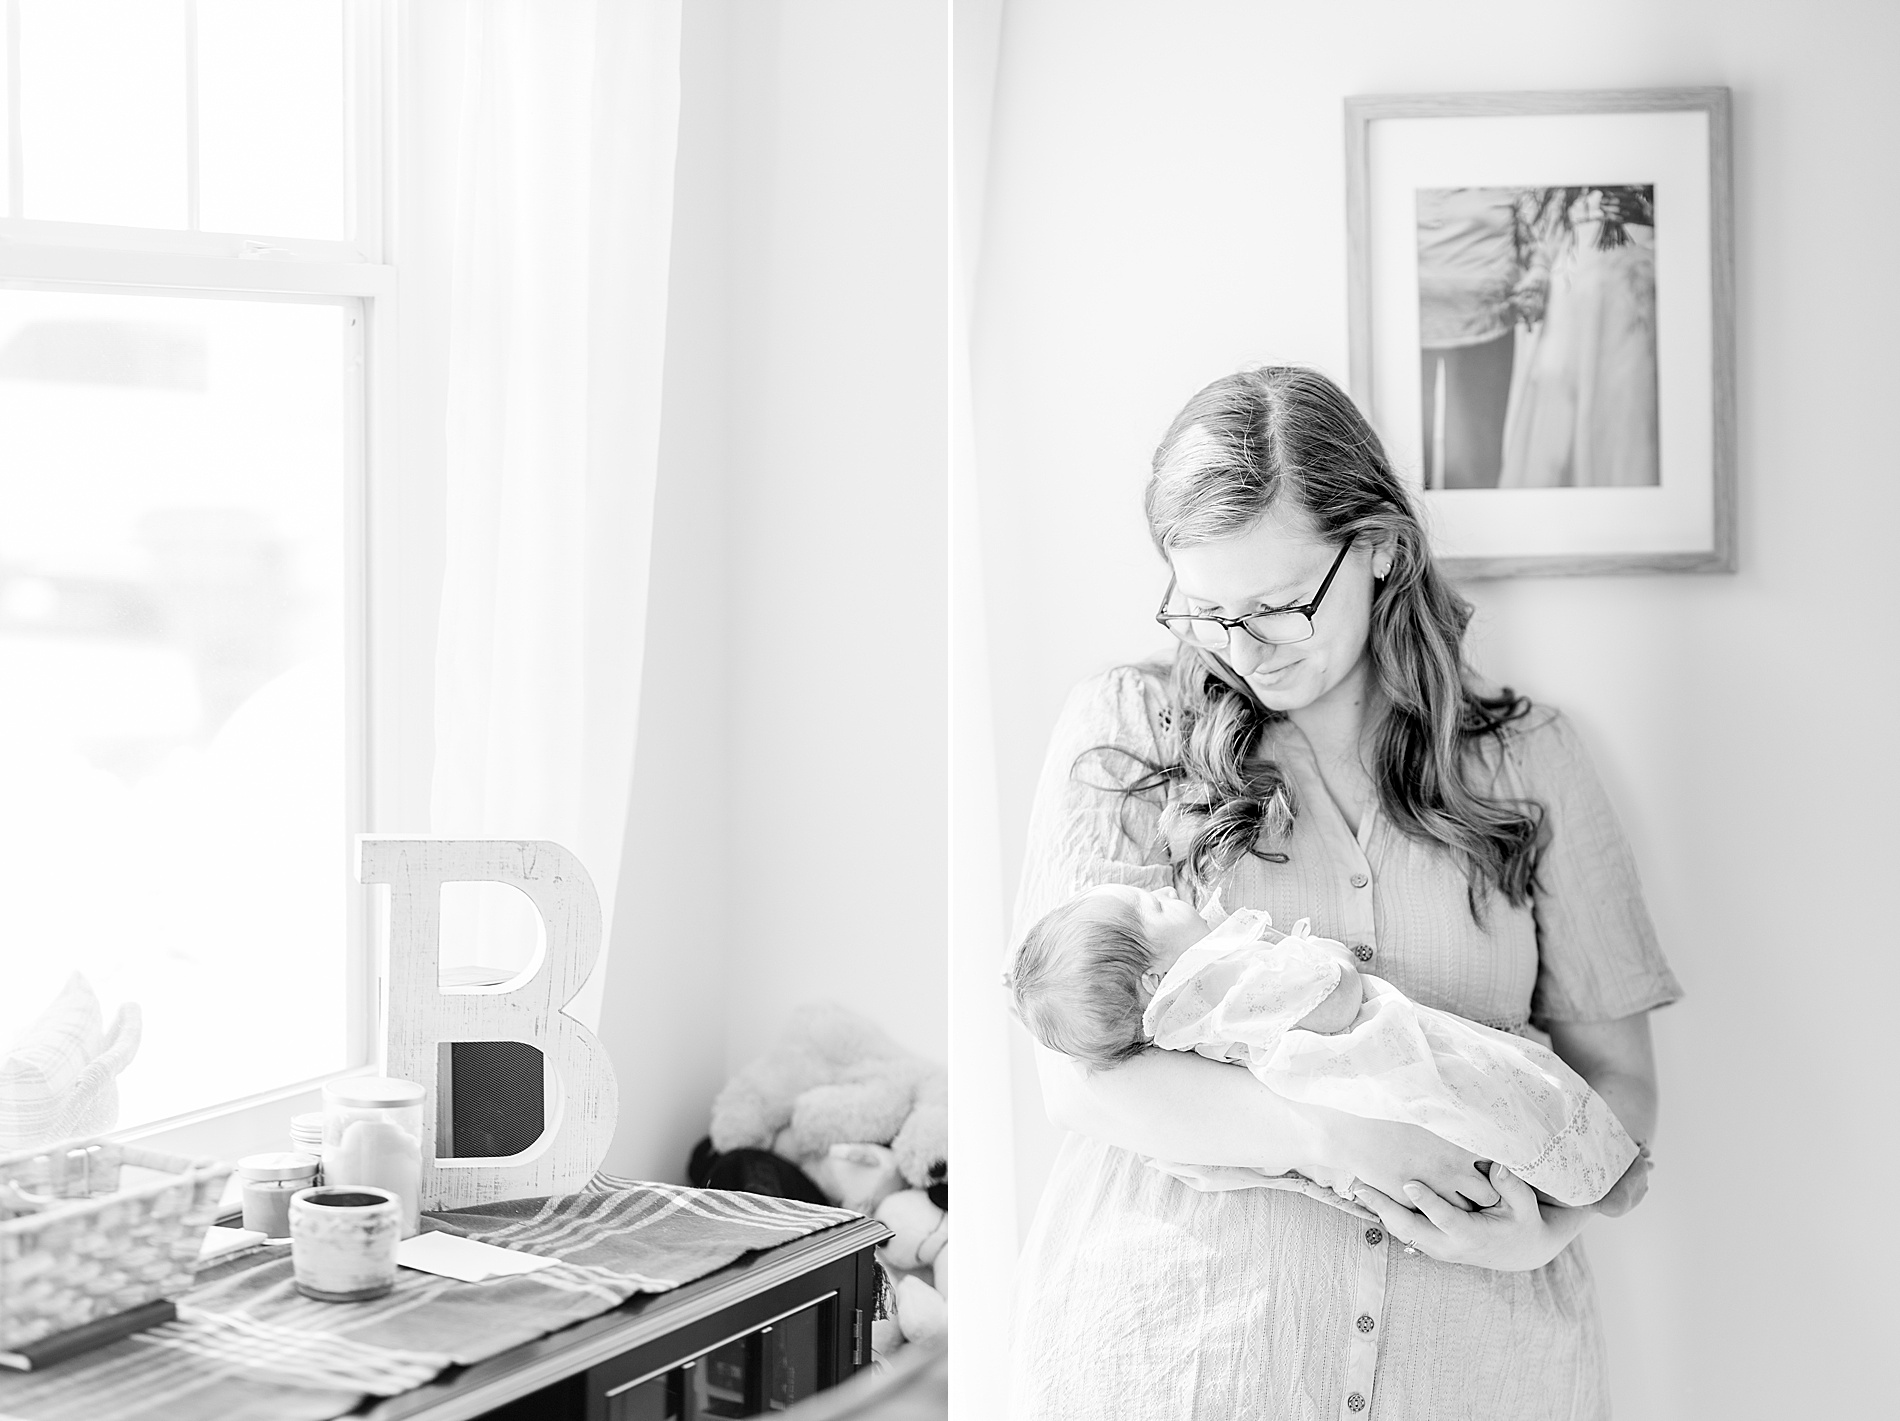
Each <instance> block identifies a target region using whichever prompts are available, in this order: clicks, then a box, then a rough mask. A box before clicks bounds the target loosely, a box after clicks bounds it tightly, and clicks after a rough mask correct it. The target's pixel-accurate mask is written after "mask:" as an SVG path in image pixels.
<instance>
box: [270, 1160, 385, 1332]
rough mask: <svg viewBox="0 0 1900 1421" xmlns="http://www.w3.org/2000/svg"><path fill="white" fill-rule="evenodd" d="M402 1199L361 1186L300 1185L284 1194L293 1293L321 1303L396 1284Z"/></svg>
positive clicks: (355, 1298)
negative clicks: (287, 1207) (287, 1198)
mask: <svg viewBox="0 0 1900 1421" xmlns="http://www.w3.org/2000/svg"><path fill="white" fill-rule="evenodd" d="M401 1241H402V1200H401V1199H400V1198H399V1197H398V1196H397V1195H396V1194H395V1193H394V1191H392V1190H388V1189H377V1188H373V1187H372V1186H370V1185H367V1184H351V1185H324V1186H323V1187H322V1188H319V1189H300V1190H298V1191H297V1192H296V1193H295V1194H293V1195H292V1196H291V1198H290V1260H291V1267H292V1269H293V1270H294V1271H295V1273H296V1276H297V1291H298V1292H300V1293H302V1294H303V1295H304V1296H305V1297H306V1298H315V1299H317V1300H318V1301H319V1302H326V1303H354V1302H361V1301H363V1300H364V1299H366V1298H380V1297H381V1296H382V1295H383V1294H384V1293H387V1292H388V1291H389V1290H390V1289H391V1288H393V1287H395V1286H396V1245H397V1244H398V1243H399V1242H401Z"/></svg>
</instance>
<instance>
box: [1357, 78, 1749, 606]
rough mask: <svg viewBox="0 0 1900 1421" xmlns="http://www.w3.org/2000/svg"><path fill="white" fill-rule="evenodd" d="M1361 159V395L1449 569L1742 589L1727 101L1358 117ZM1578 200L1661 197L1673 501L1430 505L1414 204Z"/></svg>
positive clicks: (1619, 495) (1443, 498)
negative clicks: (1474, 195) (1619, 193)
mask: <svg viewBox="0 0 1900 1421" xmlns="http://www.w3.org/2000/svg"><path fill="white" fill-rule="evenodd" d="M1525 109H1536V110H1539V111H1530V112H1527V111H1524V110H1525ZM1347 147H1348V187H1349V193H1348V212H1349V227H1350V235H1351V239H1352V250H1351V287H1352V292H1351V294H1352V298H1353V302H1352V304H1353V313H1352V314H1353V330H1352V384H1353V395H1354V397H1355V398H1356V399H1358V401H1359V402H1360V406H1361V408H1363V409H1364V410H1365V411H1366V413H1367V414H1368V416H1369V417H1370V418H1371V420H1372V422H1373V425H1374V427H1375V428H1376V429H1377V430H1378V432H1379V435H1380V438H1381V439H1382V440H1383V441H1384V442H1385V446H1386V449H1387V452H1388V453H1389V454H1390V456H1391V458H1392V460H1393V462H1394V464H1395V465H1396V467H1397V468H1398V470H1399V472H1400V473H1401V475H1402V476H1404V477H1406V478H1408V479H1409V480H1410V481H1411V482H1412V483H1413V484H1414V486H1415V487H1417V488H1418V489H1419V496H1420V499H1421V502H1422V504H1423V506H1424V508H1425V512H1426V517H1427V523H1428V526H1429V528H1430V530H1431V534H1432V539H1433V545H1434V549H1435V551H1436V552H1437V553H1438V555H1439V556H1440V557H1441V559H1443V560H1445V561H1446V563H1447V565H1448V566H1449V567H1450V569H1451V570H1452V571H1453V572H1454V573H1456V574H1458V575H1462V576H1480V577H1482V576H1504V575H1512V574H1520V573H1545V572H1556V573H1577V572H1615V571H1654V570H1681V571H1732V570H1733V568H1734V560H1733V547H1734V540H1733V536H1732V521H1733V479H1734V468H1733V457H1734V456H1733V402H1732V395H1731V393H1730V386H1731V384H1732V378H1733V375H1732V370H1733V363H1732V335H1731V323H1732V311H1731V309H1730V303H1729V299H1728V293H1729V290H1730V289H1731V286H1732V272H1731V263H1730V247H1729V234H1728V216H1729V204H1728V180H1727V179H1728V166H1727V93H1726V91H1725V90H1706V89H1705V90H1661V91H1618V92H1614V93H1597V94H1590V93H1585V94H1527V95H1505V94H1500V95H1414V96H1392V97H1363V98H1354V99H1348V100H1347ZM1579 184H1584V185H1588V184H1617V185H1628V186H1639V185H1653V186H1654V189H1655V208H1656V225H1655V243H1656V247H1655V263H1656V340H1657V385H1658V390H1657V397H1658V411H1657V414H1658V423H1659V443H1660V449H1659V453H1660V464H1661V482H1660V484H1659V485H1658V486H1656V487H1649V488H1555V489H1528V488H1517V489H1492V488H1487V489H1429V490H1428V489H1426V488H1424V487H1423V481H1422V473H1421V470H1422V467H1423V451H1422V450H1421V449H1420V428H1421V408H1420V401H1421V391H1420V388H1419V297H1418V228H1417V208H1416V201H1417V193H1418V191H1419V190H1420V189H1426V188H1450V187H1563V186H1573V185H1579Z"/></svg>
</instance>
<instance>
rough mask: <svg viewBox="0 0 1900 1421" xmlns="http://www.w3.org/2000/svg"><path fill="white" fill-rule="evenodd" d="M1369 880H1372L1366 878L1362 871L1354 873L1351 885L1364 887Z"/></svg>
mask: <svg viewBox="0 0 1900 1421" xmlns="http://www.w3.org/2000/svg"><path fill="white" fill-rule="evenodd" d="M1370 882H1372V880H1371V879H1370V878H1367V877H1366V876H1365V875H1364V874H1363V873H1355V874H1354V875H1353V876H1352V886H1353V887H1354V888H1364V887H1365V886H1366V885H1367V884H1368V883H1370Z"/></svg>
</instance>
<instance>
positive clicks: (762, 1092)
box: [712, 1002, 949, 1186]
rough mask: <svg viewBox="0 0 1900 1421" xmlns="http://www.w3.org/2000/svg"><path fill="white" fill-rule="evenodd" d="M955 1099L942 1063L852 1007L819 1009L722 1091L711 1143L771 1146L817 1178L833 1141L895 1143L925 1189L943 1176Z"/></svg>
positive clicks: (800, 1014) (809, 1009) (725, 1147)
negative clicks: (901, 1043)
mask: <svg viewBox="0 0 1900 1421" xmlns="http://www.w3.org/2000/svg"><path fill="white" fill-rule="evenodd" d="M947 1099H948V1094H947V1084H946V1080H945V1076H944V1072H943V1069H942V1067H940V1066H936V1065H934V1064H932V1063H931V1062H929V1061H926V1060H924V1059H923V1058H922V1057H920V1056H916V1055H913V1054H912V1053H911V1052H909V1051H906V1050H904V1048H903V1047H901V1046H899V1045H898V1044H897V1043H896V1042H894V1041H892V1040H891V1039H890V1037H888V1036H886V1035H885V1034H884V1033H883V1032H882V1031H880V1030H879V1029H878V1028H877V1027H876V1026H874V1025H872V1024H871V1023H870V1022H868V1021H866V1020H865V1019H864V1018H863V1017H860V1016H858V1015H856V1014H855V1013H853V1012H851V1011H848V1010H847V1009H845V1008H844V1007H841V1006H838V1005H836V1004H835V1003H830V1002H819V1003H813V1004H810V1005H807V1006H803V1007H800V1008H799V1009H798V1010H797V1011H795V1012H794V1013H793V1014H792V1019H791V1022H790V1023H789V1025H787V1027H786V1029H785V1033H784V1035H783V1036H782V1037H781V1038H780V1040H779V1042H778V1044H777V1045H776V1046H775V1047H774V1048H773V1049H772V1050H771V1051H769V1052H767V1053H766V1054H765V1055H763V1056H761V1057H759V1059H757V1060H756V1061H753V1062H752V1063H751V1064H750V1065H748V1066H746V1067H744V1068H743V1069H742V1070H740V1071H739V1072H738V1073H737V1074H736V1075H734V1076H733V1078H732V1079H731V1080H730V1081H728V1082H727V1083H726V1088H725V1089H724V1090H722V1091H720V1092H719V1096H718V1098H717V1099H716V1100H714V1101H713V1111H712V1142H713V1146H714V1148H715V1149H717V1150H720V1151H722V1152H724V1151H729V1150H736V1149H742V1148H747V1147H750V1148H754V1149H769V1150H772V1151H774V1152H776V1153H778V1154H780V1155H783V1156H784V1157H786V1158H787V1159H791V1160H795V1161H797V1162H798V1163H799V1164H800V1165H801V1166H802V1167H804V1168H806V1169H807V1171H808V1172H809V1171H810V1169H811V1167H812V1165H813V1164H815V1163H816V1162H817V1161H818V1160H820V1159H821V1158H823V1157H824V1156H826V1155H828V1154H829V1152H830V1150H831V1147H832V1146H833V1145H866V1144H871V1145H890V1146H891V1149H892V1154H893V1155H894V1156H895V1158H896V1162H897V1166H898V1168H899V1169H900V1170H901V1171H902V1172H903V1175H904V1178H905V1179H906V1180H908V1181H909V1182H910V1183H912V1184H914V1185H918V1186H923V1185H927V1184H929V1183H931V1182H933V1180H934V1179H937V1178H941V1177H942V1176H943V1174H944V1169H945V1161H946V1160H947V1158H948V1155H949V1112H948V1110H947V1108H946V1103H947Z"/></svg>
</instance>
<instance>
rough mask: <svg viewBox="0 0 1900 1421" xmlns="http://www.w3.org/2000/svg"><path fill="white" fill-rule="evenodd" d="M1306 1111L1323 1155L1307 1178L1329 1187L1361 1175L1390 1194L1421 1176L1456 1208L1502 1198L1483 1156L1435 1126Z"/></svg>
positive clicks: (1307, 1167)
mask: <svg viewBox="0 0 1900 1421" xmlns="http://www.w3.org/2000/svg"><path fill="white" fill-rule="evenodd" d="M1301 1109H1302V1111H1303V1113H1304V1114H1305V1116H1306V1118H1307V1120H1308V1121H1309V1122H1310V1123H1311V1125H1312V1127H1313V1128H1314V1130H1315V1132H1316V1134H1317V1137H1318V1140H1317V1143H1316V1144H1315V1145H1314V1146H1313V1149H1314V1152H1315V1153H1317V1154H1318V1155H1319V1158H1318V1159H1317V1160H1313V1161H1309V1162H1308V1163H1307V1164H1306V1165H1305V1166H1303V1167H1301V1169H1300V1173H1302V1174H1304V1175H1306V1176H1307V1177H1308V1178H1311V1179H1317V1180H1319V1182H1320V1183H1322V1184H1327V1185H1332V1184H1334V1183H1335V1181H1337V1183H1338V1184H1342V1185H1343V1184H1344V1183H1345V1182H1346V1180H1347V1179H1348V1178H1351V1179H1357V1180H1359V1181H1360V1182H1361V1183H1363V1184H1369V1185H1371V1186H1372V1187H1373V1188H1374V1189H1377V1190H1381V1191H1383V1193H1384V1195H1385V1196H1388V1197H1389V1196H1393V1195H1398V1194H1400V1193H1401V1191H1402V1190H1403V1189H1404V1187H1405V1185H1406V1183H1407V1182H1408V1181H1411V1180H1421V1181H1423V1182H1424V1183H1425V1184H1426V1185H1427V1186H1428V1187H1429V1188H1430V1189H1431V1190H1432V1191H1433V1192H1434V1195H1435V1197H1437V1198H1438V1199H1439V1200H1440V1202H1441V1203H1443V1202H1444V1201H1446V1200H1449V1201H1450V1204H1449V1206H1448V1207H1451V1208H1455V1209H1484V1208H1488V1207H1490V1206H1491V1205H1493V1204H1496V1203H1497V1202H1498V1191H1497V1190H1496V1189H1495V1188H1493V1187H1492V1183H1491V1181H1490V1180H1489V1179H1487V1178H1486V1177H1485V1174H1484V1170H1483V1168H1482V1166H1481V1163H1480V1161H1479V1159H1478V1157H1477V1156H1476V1155H1474V1154H1471V1153H1469V1152H1468V1151H1465V1150H1461V1149H1459V1148H1458V1147H1457V1146H1456V1145H1453V1144H1448V1143H1447V1142H1446V1141H1444V1140H1441V1139H1439V1137H1438V1136H1436V1135H1434V1134H1433V1133H1432V1132H1431V1131H1430V1130H1427V1129H1424V1128H1422V1127H1421V1126H1418V1125H1401V1124H1398V1123H1396V1122H1394V1121H1391V1120H1368V1119H1366V1118H1365V1117H1363V1116H1359V1115H1349V1114H1347V1113H1346V1112H1345V1111H1343V1110H1329V1109H1327V1108H1325V1107H1324V1106H1317V1105H1308V1106H1302V1107H1301Z"/></svg>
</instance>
